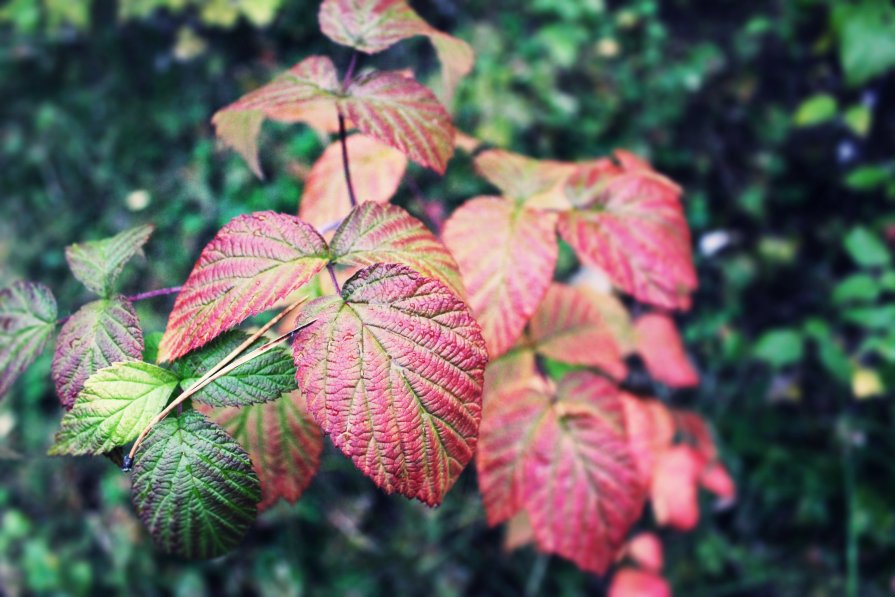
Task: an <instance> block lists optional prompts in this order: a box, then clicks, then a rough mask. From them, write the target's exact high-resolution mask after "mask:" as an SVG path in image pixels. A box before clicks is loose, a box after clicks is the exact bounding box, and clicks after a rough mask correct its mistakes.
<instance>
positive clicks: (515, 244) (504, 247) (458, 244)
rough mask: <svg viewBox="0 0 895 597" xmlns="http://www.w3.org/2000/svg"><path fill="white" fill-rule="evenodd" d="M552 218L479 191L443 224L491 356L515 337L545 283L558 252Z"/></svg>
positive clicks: (446, 241) (445, 236)
mask: <svg viewBox="0 0 895 597" xmlns="http://www.w3.org/2000/svg"><path fill="white" fill-rule="evenodd" d="M556 219H557V216H556V215H555V214H552V213H547V212H539V211H535V210H527V209H522V207H520V206H518V205H515V204H513V203H511V202H509V201H505V200H502V199H498V198H496V197H478V198H476V199H473V200H471V201H468V202H467V203H464V204H463V205H462V206H460V208H459V209H457V211H455V212H454V213H453V215H452V216H451V218H450V219H449V220H448V221H447V223H446V224H445V227H444V233H443V238H444V242H445V244H446V245H447V247H448V249H450V250H451V252H452V253H453V254H454V257H455V258H456V259H457V263H458V264H459V266H460V273H461V274H462V275H463V283H464V285H465V287H466V291H467V294H468V297H469V306H470V308H471V309H472V312H473V315H475V317H476V320H477V321H478V322H479V324H480V325H481V326H482V334H483V335H484V336H485V340H486V341H487V343H488V352H489V353H490V354H491V357H492V358H497V357H498V356H500V355H501V354H503V352H505V351H506V350H507V349H508V348H509V347H510V346H512V345H513V343H515V342H516V340H517V339H518V338H519V336H520V335H521V334H522V331H523V329H524V328H525V324H526V323H527V322H528V320H529V318H531V316H532V315H533V314H534V312H535V310H536V309H537V307H538V305H539V304H540V302H541V299H543V298H544V295H545V294H546V292H547V289H548V288H549V287H550V282H551V280H552V278H553V269H554V267H555V266H556V258H557V255H558V253H559V249H558V247H557V243H556V232H555V227H556Z"/></svg>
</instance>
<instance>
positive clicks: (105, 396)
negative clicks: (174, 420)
mask: <svg viewBox="0 0 895 597" xmlns="http://www.w3.org/2000/svg"><path fill="white" fill-rule="evenodd" d="M179 382H180V379H179V378H178V377H177V376H176V375H174V374H172V373H171V372H170V371H167V370H165V369H162V368H161V367H156V366H155V365H150V364H149V363H142V362H140V361H133V362H123V363H115V364H114V365H112V366H110V367H106V368H104V369H100V370H99V371H97V372H96V373H95V374H93V375H92V376H91V377H90V378H89V379H88V380H87V382H86V383H85V384H84V389H83V390H81V393H80V394H79V395H78V399H77V401H76V402H75V405H74V407H73V408H72V409H71V410H70V411H69V412H68V413H66V415H65V416H64V417H63V418H62V424H61V426H60V429H59V432H58V433H57V434H56V443H55V444H54V445H53V446H52V447H51V448H50V451H49V453H50V454H51V455H61V454H71V455H79V454H102V453H104V452H108V451H109V450H111V449H112V448H114V447H115V446H123V445H124V444H126V443H127V442H129V441H131V440H132V439H134V438H136V437H137V435H139V433H140V431H142V430H143V428H144V427H146V425H148V424H149V422H150V421H151V420H152V418H153V417H154V416H155V415H157V414H158V413H159V412H161V410H162V409H163V408H164V407H165V404H166V403H167V402H168V398H170V397H171V394H172V393H173V392H174V390H175V388H177V384H178V383H179Z"/></svg>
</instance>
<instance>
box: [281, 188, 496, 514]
mask: <svg viewBox="0 0 895 597" xmlns="http://www.w3.org/2000/svg"><path fill="white" fill-rule="evenodd" d="M371 205H372V204H371ZM302 319H303V320H304V321H312V320H313V321H314V323H313V324H311V325H310V326H308V327H307V328H305V329H303V330H302V331H300V332H299V333H298V334H297V335H296V339H295V343H294V351H295V354H294V357H295V364H296V368H297V375H296V380H297V382H298V387H299V388H300V389H301V391H302V392H303V393H304V395H305V397H306V398H307V404H308V411H309V412H310V413H311V415H312V416H313V417H314V419H315V420H316V421H317V423H318V424H319V425H320V426H321V427H322V428H323V430H324V431H325V432H327V433H329V434H330V436H331V438H332V440H333V443H334V444H335V445H336V446H337V447H338V448H339V449H341V450H342V451H343V452H344V453H345V454H346V455H348V456H349V457H350V458H351V459H352V460H353V461H354V463H355V464H356V465H357V467H358V468H360V469H361V470H362V471H363V472H364V473H365V474H367V475H368V476H369V477H370V478H372V479H373V481H374V482H375V483H376V484H377V485H379V486H380V487H382V488H383V489H384V490H385V491H386V492H388V493H391V492H398V493H401V494H404V495H406V496H408V497H414V498H418V499H420V500H421V501H423V502H425V503H427V504H429V505H435V504H438V503H440V502H441V500H442V498H443V497H444V494H445V493H446V492H447V491H448V489H449V488H450V487H451V485H452V484H453V483H454V481H455V480H456V479H457V477H458V475H459V474H460V472H461V471H462V470H463V467H464V466H465V465H466V464H467V463H468V462H469V460H470V458H472V455H473V453H474V451H475V444H476V436H477V431H478V425H479V419H480V416H481V395H482V382H483V377H484V368H485V364H486V362H487V353H486V351H485V343H484V340H483V339H482V337H481V332H480V329H479V326H478V324H476V322H475V320H474V319H473V318H472V315H471V314H470V313H469V311H468V309H467V308H466V306H465V305H464V304H463V302H462V301H461V300H460V299H458V298H457V297H456V296H455V295H454V293H453V292H451V291H450V290H449V289H448V288H447V287H446V286H445V285H444V284H442V283H441V282H439V281H437V280H432V279H429V278H425V277H422V276H420V275H419V274H417V273H416V272H414V271H413V270H411V269H409V268H407V267H405V266H402V265H385V264H379V265H374V266H371V267H368V268H365V269H363V270H361V271H360V272H358V273H357V274H355V275H354V276H352V278H351V279H349V280H348V282H347V283H346V284H345V285H344V287H343V288H342V294H341V296H334V297H324V298H320V299H317V300H315V301H313V302H311V303H309V304H308V305H306V306H305V307H304V308H303V309H302Z"/></svg>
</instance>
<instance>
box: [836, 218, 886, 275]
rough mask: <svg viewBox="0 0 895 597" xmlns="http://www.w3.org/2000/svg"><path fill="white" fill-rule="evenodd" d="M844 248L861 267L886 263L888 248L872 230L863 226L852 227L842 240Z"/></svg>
mask: <svg viewBox="0 0 895 597" xmlns="http://www.w3.org/2000/svg"><path fill="white" fill-rule="evenodd" d="M843 244H844V245H845V250H846V251H848V254H849V255H851V258H852V259H854V260H855V263H857V264H858V265H860V266H862V267H876V266H882V265H888V264H889V261H890V257H889V249H888V248H887V247H886V245H885V243H883V241H882V240H881V239H880V238H879V236H877V235H876V234H874V233H873V232H871V231H870V230H868V229H867V228H863V227H860V226H858V227H855V228H852V229H851V230H850V231H849V233H848V234H847V235H846V237H845V239H844V240H843Z"/></svg>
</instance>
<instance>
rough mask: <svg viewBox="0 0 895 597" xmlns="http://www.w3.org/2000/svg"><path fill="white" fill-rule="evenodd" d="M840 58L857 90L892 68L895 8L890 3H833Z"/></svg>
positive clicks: (874, 0) (887, 0)
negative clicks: (859, 86)
mask: <svg viewBox="0 0 895 597" xmlns="http://www.w3.org/2000/svg"><path fill="white" fill-rule="evenodd" d="M833 6H834V9H833V26H834V29H835V30H836V31H837V33H838V36H839V59H840V61H841V63H842V70H844V71H845V78H846V80H847V81H848V84H849V85H850V86H853V87H856V86H858V85H862V84H864V83H866V82H867V81H869V80H870V79H873V78H874V77H876V76H878V75H881V74H883V73H884V72H886V71H887V70H889V69H890V68H892V67H893V66H895V7H893V6H892V4H891V2H890V0H861V1H860V2H835V3H833Z"/></svg>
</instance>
